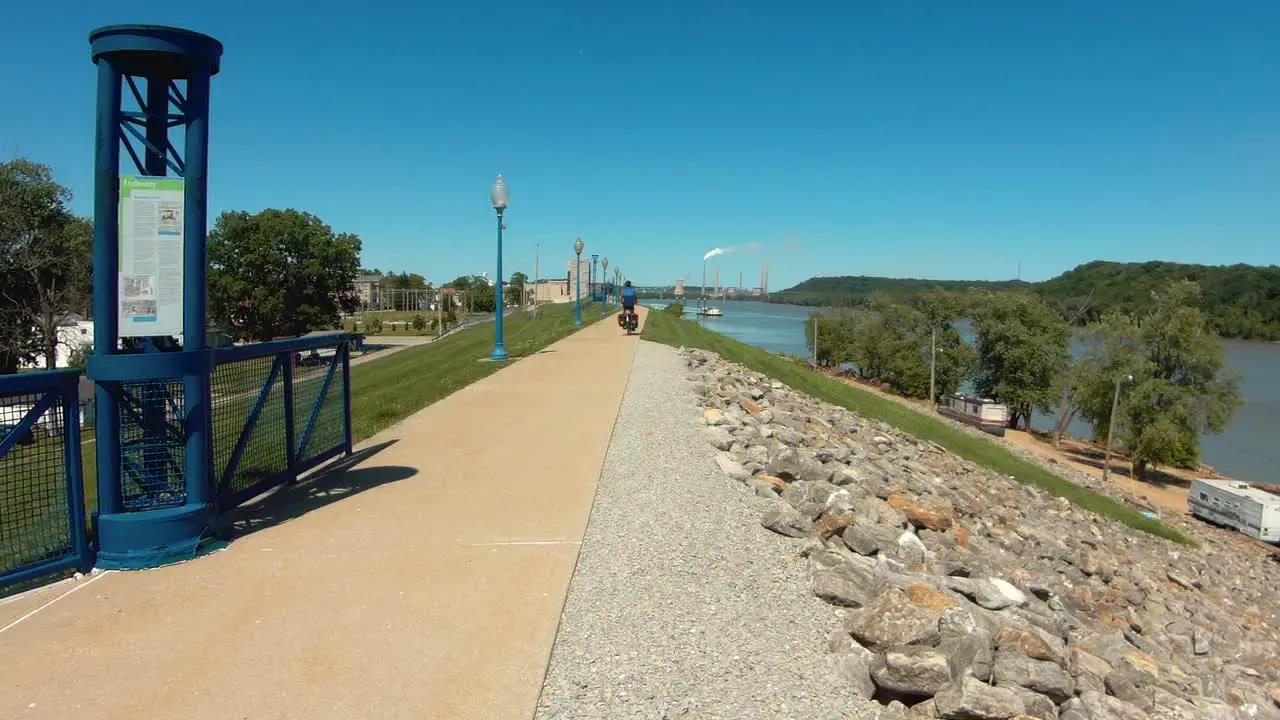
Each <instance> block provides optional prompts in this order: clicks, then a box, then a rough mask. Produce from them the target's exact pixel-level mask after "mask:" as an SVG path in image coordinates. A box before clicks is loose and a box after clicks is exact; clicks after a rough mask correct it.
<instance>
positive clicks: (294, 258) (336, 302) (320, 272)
mask: <svg viewBox="0 0 1280 720" xmlns="http://www.w3.org/2000/svg"><path fill="white" fill-rule="evenodd" d="M359 268H360V238H359V237H357V236H355V235H352V234H350V233H334V232H333V229H332V228H330V227H329V226H328V225H326V224H324V222H322V221H321V220H320V218H318V217H316V216H315V215H312V214H310V213H306V212H300V211H297V210H292V209H290V210H274V209H268V210H263V211H261V212H259V213H257V214H253V215H250V214H249V213H247V212H244V211H233V212H224V213H222V215H220V216H219V217H218V219H217V221H216V222H215V223H214V226H213V230H211V231H210V232H209V312H210V314H211V315H212V316H213V317H214V318H215V319H217V320H220V321H225V322H226V324H227V326H228V327H229V328H230V330H231V333H232V335H233V336H235V337H236V338H237V339H248V340H255V341H266V340H270V339H272V338H276V337H285V336H289V337H292V336H298V335H304V334H306V333H308V332H310V331H312V330H316V329H320V328H331V327H336V326H337V325H338V320H339V314H340V313H342V312H354V311H355V310H356V308H357V307H358V300H357V299H356V297H355V293H354V292H352V290H351V288H352V286H353V283H354V282H355V279H356V275H357V273H358V271H359Z"/></svg>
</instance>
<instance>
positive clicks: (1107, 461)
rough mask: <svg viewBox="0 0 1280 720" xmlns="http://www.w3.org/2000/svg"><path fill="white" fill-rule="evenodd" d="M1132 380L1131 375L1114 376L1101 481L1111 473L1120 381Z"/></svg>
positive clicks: (1106, 478) (1105, 479)
mask: <svg viewBox="0 0 1280 720" xmlns="http://www.w3.org/2000/svg"><path fill="white" fill-rule="evenodd" d="M1121 380H1127V381H1128V382H1133V376H1132V375H1117V376H1116V394H1115V396H1113V397H1112V398H1111V419H1110V420H1109V421H1108V422H1107V448H1106V450H1105V451H1103V455H1102V482H1106V481H1107V480H1108V479H1109V477H1110V475H1111V440H1112V438H1113V437H1114V436H1115V434H1116V409H1117V408H1118V407H1119V406H1120V381H1121Z"/></svg>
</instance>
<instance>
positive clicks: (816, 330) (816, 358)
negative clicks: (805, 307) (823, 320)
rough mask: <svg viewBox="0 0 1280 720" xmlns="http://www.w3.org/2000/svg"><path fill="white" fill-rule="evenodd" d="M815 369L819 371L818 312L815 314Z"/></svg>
mask: <svg viewBox="0 0 1280 720" xmlns="http://www.w3.org/2000/svg"><path fill="white" fill-rule="evenodd" d="M813 368H814V369H815V370H816V369H818V311H816V310H815V311H814V312H813Z"/></svg>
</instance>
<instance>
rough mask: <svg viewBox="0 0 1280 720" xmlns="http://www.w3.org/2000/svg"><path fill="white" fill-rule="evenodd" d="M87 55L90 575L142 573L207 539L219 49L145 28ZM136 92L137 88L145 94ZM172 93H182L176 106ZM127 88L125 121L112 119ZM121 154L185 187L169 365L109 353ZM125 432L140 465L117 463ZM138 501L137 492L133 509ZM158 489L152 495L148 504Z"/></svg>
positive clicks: (115, 320) (162, 358)
mask: <svg viewBox="0 0 1280 720" xmlns="http://www.w3.org/2000/svg"><path fill="white" fill-rule="evenodd" d="M89 43H90V48H91V58H92V61H93V62H94V64H95V65H96V66H97V74H98V108H97V134H96V140H95V163H94V243H93V244H94V249H93V260H94V280H95V282H94V288H93V314H94V319H95V326H94V355H93V356H92V357H91V358H90V359H89V363H88V368H87V370H88V374H89V375H90V377H92V378H93V379H94V380H95V381H96V387H97V390H96V393H97V402H96V403H95V405H96V415H97V418H96V426H97V444H96V452H97V467H98V495H99V513H98V519H97V529H98V540H99V554H98V560H99V564H100V565H101V566H102V567H123V568H129V567H150V566H154V565H160V564H164V563H166V562H170V561H172V560H175V559H181V558H183V557H190V556H191V555H193V554H194V553H195V552H196V551H197V550H198V547H199V545H200V543H201V541H202V540H203V539H204V537H205V536H206V535H207V533H208V531H209V529H210V527H211V525H212V513H211V510H212V506H211V503H210V500H211V498H210V486H211V483H210V475H209V472H210V471H209V468H210V466H211V461H212V455H211V452H212V439H211V435H210V430H209V427H210V415H209V410H210V402H211V396H210V390H209V381H210V373H211V370H212V368H211V363H210V362H209V358H208V347H207V342H206V338H205V324H206V315H207V313H206V292H205V272H206V263H205V233H206V229H207V223H206V209H207V201H206V194H207V187H208V145H209V124H208V121H209V84H210V83H209V80H210V78H211V77H212V76H213V75H215V74H217V73H218V71H219V69H220V65H221V58H222V44H221V43H219V42H218V41H217V40H214V39H213V38H211V37H209V36H207V35H202V34H200V33H196V32H192V31H190V30H183V29H180V28H170V27H163V26H157V25H116V26H110V27H103V28H98V29H97V30H94V31H93V32H91V33H90V34H89ZM139 79H141V80H144V81H145V82H146V88H145V92H143V91H141V90H140V89H139V86H138V80H139ZM179 83H185V86H186V91H185V93H184V92H183V90H182V88H180V87H179ZM126 85H127V86H128V89H129V93H130V97H131V98H132V99H133V100H134V101H135V102H136V103H137V105H138V110H137V111H132V110H126V109H125V108H124V107H123V106H122V102H123V100H124V87H125V86H126ZM171 106H172V108H171ZM171 109H174V110H176V112H171ZM139 128H141V130H140V129H139ZM174 128H182V131H183V132H182V134H183V142H182V149H183V152H182V153H181V156H180V155H179V153H178V152H177V150H178V148H177V147H176V146H175V144H174V143H173V142H171V141H170V139H169V133H170V130H171V129H174ZM131 138H132V140H133V141H136V143H137V144H138V145H140V146H141V147H142V149H143V157H139V155H138V152H137V151H136V149H135V147H134V145H135V143H134V142H131V141H130V139H131ZM121 147H123V148H124V149H125V151H126V152H127V153H128V155H129V157H130V159H131V160H132V161H133V163H134V165H135V167H136V169H137V172H138V173H139V174H142V175H147V176H164V175H166V174H167V173H168V171H170V170H172V171H173V172H174V173H176V174H177V175H178V176H181V177H182V178H183V179H184V187H185V191H184V193H185V198H184V212H185V217H184V220H183V236H184V249H183V260H182V262H183V284H182V299H183V315H182V335H183V340H184V343H183V347H182V350H181V352H160V351H158V348H159V347H160V346H164V345H166V344H171V343H168V342H165V339H160V338H152V339H149V340H147V341H143V342H141V343H134V342H130V343H128V344H126V345H125V347H123V348H121V347H120V346H119V344H118V343H119V342H120V327H119V317H118V312H119V297H118V293H119V289H118V286H117V278H118V275H119V271H120V258H119V243H120V229H119V218H120V215H119V190H120V187H119V186H120V177H119V175H120V150H121ZM179 387H180V388H181V397H182V406H181V412H180V413H177V414H176V415H175V416H174V417H173V418H170V417H169V416H170V413H169V412H167V408H166V406H167V405H168V404H169V403H171V402H173V398H174V397H175V393H177V392H178V391H179V390H178V388H179ZM130 396H132V398H133V400H131V399H130ZM134 400H136V401H137V402H136V407H135V408H132V409H129V410H128V411H126V412H124V413H121V405H122V403H123V404H124V405H125V406H126V408H129V407H131V406H133V405H135V403H134V402H133V401H134ZM134 410H136V412H135V411H134ZM125 431H128V433H129V435H130V447H131V448H132V451H136V452H135V454H141V455H142V456H143V462H141V463H139V462H135V461H133V460H131V459H128V458H126V457H125V452H124V451H125V448H124V447H122V442H123V436H122V433H124V432H125ZM179 456H181V460H180V461H179V460H178V457H179ZM177 462H181V472H178V471H177V470H178V469H177V468H176V467H175V463H177ZM126 485H127V486H129V487H130V488H132V490H130V491H129V493H132V494H129V493H127V492H126ZM138 488H142V489H144V492H143V494H142V495H138V493H137V492H136V491H137V489H138ZM157 488H164V491H163V492H153V491H154V490H155V489H157ZM147 497H152V498H155V499H158V500H159V501H158V502H151V501H149V500H147V499H146V498H147ZM126 499H129V502H127V503H126ZM175 503H176V504H178V506H173V505H174V504H175ZM126 505H127V507H126Z"/></svg>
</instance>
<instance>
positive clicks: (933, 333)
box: [929, 325, 938, 408]
mask: <svg viewBox="0 0 1280 720" xmlns="http://www.w3.org/2000/svg"><path fill="white" fill-rule="evenodd" d="M937 360H938V326H937V325H932V326H930V328H929V407H930V408H933V407H934V406H936V405H937V403H938V393H937V390H936V388H937V385H936V384H935V382H936V381H935V379H934V378H935V377H936V375H935V372H934V368H936V367H937Z"/></svg>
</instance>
